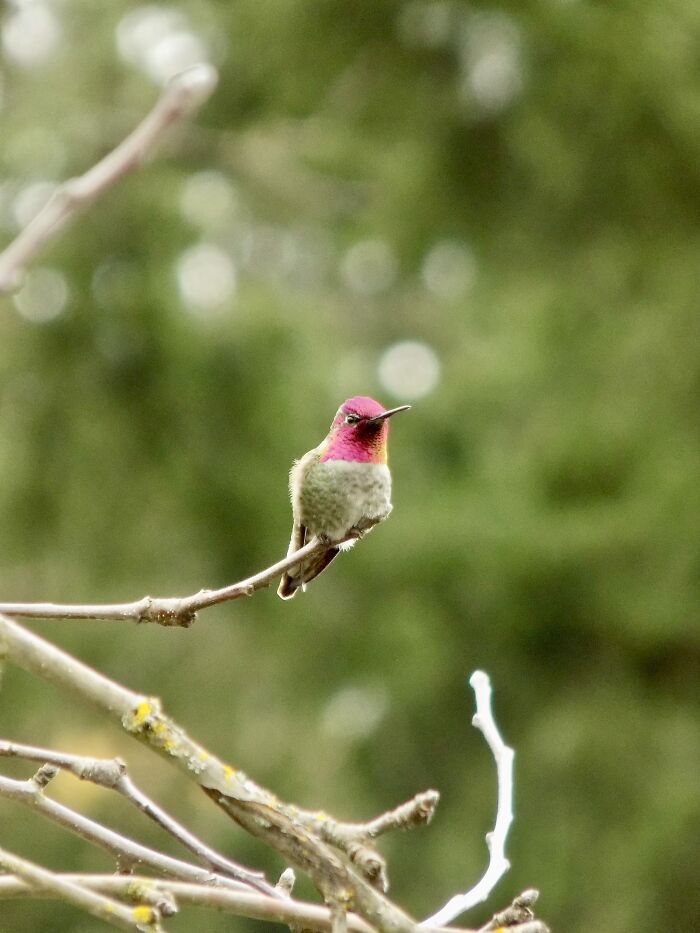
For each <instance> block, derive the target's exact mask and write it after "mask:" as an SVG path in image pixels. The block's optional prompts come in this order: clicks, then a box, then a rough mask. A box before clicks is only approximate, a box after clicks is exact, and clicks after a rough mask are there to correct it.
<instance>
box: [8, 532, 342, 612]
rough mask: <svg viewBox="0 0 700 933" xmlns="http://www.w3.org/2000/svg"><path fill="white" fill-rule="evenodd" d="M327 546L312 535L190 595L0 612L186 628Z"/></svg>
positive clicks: (12, 606)
mask: <svg viewBox="0 0 700 933" xmlns="http://www.w3.org/2000/svg"><path fill="white" fill-rule="evenodd" d="M341 543H342V542H341ZM327 547H328V544H326V543H323V542H320V541H318V540H317V539H316V538H313V539H312V540H311V541H309V543H308V544H306V545H304V547H302V548H300V549H299V550H298V551H295V552H294V554H288V555H287V556H286V557H285V558H283V559H282V560H279V561H277V563H276V564H272V566H270V567H267V568H266V569H265V570H261V571H260V572H259V573H256V574H253V576H252V577H247V578H246V579H245V580H241V581H240V582H238V583H232V584H230V585H229V586H224V587H222V588H221V589H219V590H200V591H199V592H198V593H193V594H192V595H191V596H183V597H164V598H158V597H154V596H144V597H143V598H142V599H137V600H135V601H134V602H131V603H112V604H108V603H105V604H95V605H81V604H76V605H61V604H59V603H0V612H2V613H5V614H7V615H12V616H21V617H22V618H27V619H28V618H32V619H99V620H102V621H115V622H128V621H131V622H156V623H157V624H158V625H181V626H185V627H187V626H188V625H191V624H192V622H194V621H195V618H196V615H197V612H198V611H199V610H200V609H206V608H208V607H209V606H216V605H218V604H219V603H225V602H229V601H230V600H233V599H240V598H241V597H242V596H252V595H253V593H255V591H256V590H260V589H262V588H263V587H266V586H269V585H270V583H272V581H273V580H276V579H277V578H278V577H281V576H282V574H283V573H284V572H285V571H286V570H289V569H290V568H291V567H294V566H296V564H298V563H299V562H300V561H302V560H304V559H305V558H307V557H309V556H310V555H311V554H315V553H316V552H317V551H321V550H324V549H325V548H327Z"/></svg>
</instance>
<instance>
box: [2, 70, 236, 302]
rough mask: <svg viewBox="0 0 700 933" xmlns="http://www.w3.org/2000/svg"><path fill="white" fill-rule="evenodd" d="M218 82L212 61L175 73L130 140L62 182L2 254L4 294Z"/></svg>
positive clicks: (207, 95) (199, 102) (141, 160)
mask: <svg viewBox="0 0 700 933" xmlns="http://www.w3.org/2000/svg"><path fill="white" fill-rule="evenodd" d="M217 81H218V75H217V72H216V69H215V68H214V67H213V66H212V65H209V64H200V65H195V66H194V67H193V68H189V69H188V70H187V71H183V72H182V73H181V74H178V75H175V77H174V78H173V79H172V80H171V81H170V83H169V84H168V85H167V86H166V87H165V89H164V90H163V92H162V94H161V96H160V98H159V99H158V101H157V102H156V104H155V106H154V107H153V109H152V110H151V112H150V113H149V114H148V115H147V116H146V117H145V119H144V120H142V121H141V123H139V125H138V126H137V127H136V129H134V130H133V132H132V133H130V134H129V136H127V137H126V139H124V140H123V141H122V142H121V143H120V144H119V145H118V146H117V147H116V148H115V149H113V150H112V151H111V152H110V153H108V154H107V155H106V156H105V157H104V158H103V159H101V160H100V161H99V162H98V163H97V164H96V165H94V166H93V167H92V168H91V169H89V170H88V171H87V172H85V174H84V175H81V176H80V177H78V178H72V179H70V180H69V181H66V182H64V183H63V184H62V185H59V186H58V188H56V190H55V191H54V193H53V195H52V196H51V198H50V200H49V202H48V203H47V204H46V205H45V207H44V208H43V209H42V210H41V211H40V212H39V213H38V214H37V215H36V217H35V218H34V219H33V220H32V221H30V223H29V224H27V226H26V227H25V228H24V229H23V230H22V231H21V232H20V233H19V235H18V236H17V237H16V238H15V239H14V240H13V241H12V242H11V243H10V244H9V246H7V247H6V248H5V250H4V251H3V252H2V253H0V294H2V293H3V292H11V291H13V290H14V289H16V288H17V287H18V286H19V285H20V284H21V281H22V276H23V274H24V272H25V270H26V268H27V266H28V265H29V264H30V263H31V262H32V261H33V260H34V258H35V257H36V256H37V254H38V253H39V252H40V251H41V250H42V249H43V247H44V246H45V245H46V244H47V243H48V242H49V241H50V240H52V239H53V238H54V237H55V236H56V235H57V234H58V233H59V232H60V231H61V230H62V229H63V227H65V225H66V223H68V221H69V220H71V219H72V218H73V217H74V216H75V215H76V214H77V213H78V212H79V211H81V210H83V209H84V208H86V207H87V206H88V205H90V204H92V203H93V201H96V200H97V199H98V198H100V197H101V196H102V195H103V194H104V193H105V192H106V191H108V190H109V189H110V188H112V187H113V186H114V185H115V184H116V183H117V182H118V181H119V180H120V179H122V178H124V176H125V175H127V174H128V173H129V172H131V171H133V169H135V168H137V167H138V166H139V165H141V164H142V163H143V162H144V160H145V159H147V158H148V157H149V156H150V155H151V154H152V153H153V152H154V150H155V149H156V148H157V146H158V145H159V144H160V142H161V141H162V139H163V136H164V135H165V132H166V130H167V129H168V128H169V127H170V126H172V125H173V124H174V123H177V122H180V121H181V120H184V119H185V118H186V117H188V116H191V115H192V114H193V113H194V112H195V111H196V110H197V109H198V108H199V107H201V105H202V104H203V103H204V102H205V101H206V100H208V98H209V97H210V96H211V94H212V93H213V91H214V89H215V87H216V85H217Z"/></svg>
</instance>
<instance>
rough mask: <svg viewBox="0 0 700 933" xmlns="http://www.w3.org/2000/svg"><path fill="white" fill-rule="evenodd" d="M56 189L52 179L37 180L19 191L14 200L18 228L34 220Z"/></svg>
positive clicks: (13, 208)
mask: <svg viewBox="0 0 700 933" xmlns="http://www.w3.org/2000/svg"><path fill="white" fill-rule="evenodd" d="M55 190H56V185H55V184H54V183H53V182H52V181H35V182H32V183H31V184H30V185H25V186H24V187H23V188H21V189H20V190H19V191H18V192H17V195H16V196H15V199H14V201H13V202H12V216H13V217H14V221H15V224H16V225H17V229H18V230H21V229H23V228H24V227H26V226H27V224H28V223H30V222H31V221H32V220H34V218H35V217H36V215H37V214H38V213H39V211H40V210H42V208H44V207H45V206H46V204H47V202H48V200H49V198H50V197H51V195H52V194H53V193H54V191H55Z"/></svg>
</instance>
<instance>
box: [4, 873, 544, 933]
mask: <svg viewBox="0 0 700 933" xmlns="http://www.w3.org/2000/svg"><path fill="white" fill-rule="evenodd" d="M60 877H63V878H65V879H66V880H69V881H74V882H75V883H76V884H80V885H81V886H82V887H85V888H90V889H91V890H93V891H101V892H102V893H104V894H112V895H114V896H118V897H123V898H131V897H133V896H134V894H137V895H138V897H139V898H140V899H145V898H146V897H148V898H150V899H151V900H153V901H154V902H155V903H158V902H159V899H160V902H161V903H162V902H163V899H164V898H166V897H167V898H169V899H170V901H169V902H166V903H170V902H174V901H177V903H178V904H180V905H181V906H182V905H190V906H192V907H203V908H210V909H214V910H222V911H226V912H228V913H232V914H236V915H237V916H240V917H250V918H251V919H254V920H268V921H272V922H277V923H283V924H286V925H288V926H293V927H294V928H303V929H309V930H318V931H319V933H330V931H331V925H332V919H331V910H330V909H329V908H327V907H321V906H319V905H318V904H309V903H307V902H304V901H297V900H293V899H291V898H287V899H285V900H284V901H280V900H274V899H273V898H269V897H265V896H264V895H261V894H252V893H250V892H243V891H240V892H236V891H231V890H228V889H224V888H218V887H207V886H205V885H199V884H188V883H186V882H181V881H163V880H160V879H158V880H154V879H153V878H147V877H140V876H125V875H70V874H69V875H61V876H60ZM527 893H528V892H525V894H527ZM52 896H54V895H52V894H51V893H50V892H42V891H33V890H32V889H31V888H30V887H29V886H28V885H27V884H26V883H25V882H24V881H22V880H21V879H20V878H18V877H16V876H12V875H6V876H0V900H5V899H8V898H20V897H52ZM524 896H525V895H524V894H523V895H520V898H523V897H524ZM518 900H519V898H516V899H515V901H514V902H513V905H511V907H508V908H506V910H505V911H502V912H501V913H499V914H495V915H494V919H493V920H492V921H489V924H487V926H485V927H482V928H481V929H480V930H478V931H476V930H468V929H465V928H464V927H461V928H457V927H443V928H439V927H435V928H431V930H430V933H486V931H487V930H493V929H494V926H493V923H494V922H496V920H497V919H498V918H501V919H504V920H506V921H508V922H507V923H506V924H504V925H505V926H507V928H508V933H548V930H547V927H546V926H545V924H543V923H541V922H540V921H537V920H533V919H529V920H525V921H523V922H522V923H521V922H520V921H519V920H517V918H516V914H515V913H513V910H514V907H515V904H516V903H517V902H518ZM164 916H165V914H164ZM517 916H521V915H520V914H518V915H517ZM530 918H532V913H531V912H530ZM347 924H348V930H349V931H350V933H372V928H371V927H370V926H369V925H368V924H367V923H365V921H364V920H362V919H361V918H360V917H358V916H357V915H356V914H353V913H349V914H348V915H347Z"/></svg>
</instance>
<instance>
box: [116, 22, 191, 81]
mask: <svg viewBox="0 0 700 933" xmlns="http://www.w3.org/2000/svg"><path fill="white" fill-rule="evenodd" d="M116 41H117V49H118V51H119V54H120V55H121V56H122V58H123V59H124V60H125V61H127V62H129V64H131V65H135V66H136V67H137V68H140V69H141V70H142V71H144V72H145V73H146V74H147V75H149V77H151V78H152V79H153V80H154V81H155V82H156V83H158V84H165V83H166V82H167V81H168V80H169V79H170V78H172V77H173V75H175V74H177V73H178V72H180V71H184V70H185V69H186V68H191V67H192V66H193V65H197V64H200V63H201V62H206V61H208V59H209V55H208V51H207V48H206V44H205V42H204V40H203V39H202V38H201V37H200V36H198V35H197V34H196V33H195V32H194V31H193V30H192V29H191V28H190V25H189V23H188V20H187V17H186V16H185V15H184V14H183V13H181V12H180V11H179V10H177V9H174V8H173V7H169V6H161V5H159V4H147V5H145V6H140V7H138V8H137V9H135V10H131V11H130V12H129V13H127V14H126V15H125V16H123V17H122V19H121V20H120V21H119V24H118V26H117V30H116Z"/></svg>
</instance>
